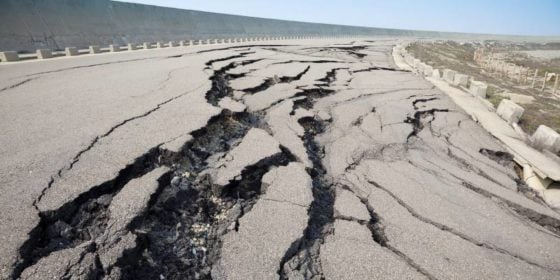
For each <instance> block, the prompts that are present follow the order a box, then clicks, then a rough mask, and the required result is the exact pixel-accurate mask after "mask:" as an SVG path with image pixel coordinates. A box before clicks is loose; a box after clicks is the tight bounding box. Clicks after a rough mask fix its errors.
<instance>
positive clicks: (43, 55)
mask: <svg viewBox="0 0 560 280" xmlns="http://www.w3.org/2000/svg"><path fill="white" fill-rule="evenodd" d="M52 57H53V54H52V51H51V50H49V49H38V50H37V58H38V59H47V58H52Z"/></svg>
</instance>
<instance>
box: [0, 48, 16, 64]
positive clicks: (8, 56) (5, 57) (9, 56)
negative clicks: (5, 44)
mask: <svg viewBox="0 0 560 280" xmlns="http://www.w3.org/2000/svg"><path fill="white" fill-rule="evenodd" d="M18 60H19V55H18V53H17V52H13V51H8V52H0V61H2V62H10V61H18Z"/></svg>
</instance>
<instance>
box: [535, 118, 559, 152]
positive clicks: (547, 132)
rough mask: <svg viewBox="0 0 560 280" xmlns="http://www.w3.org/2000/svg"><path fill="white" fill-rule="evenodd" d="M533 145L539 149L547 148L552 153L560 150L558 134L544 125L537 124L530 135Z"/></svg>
mask: <svg viewBox="0 0 560 280" xmlns="http://www.w3.org/2000/svg"><path fill="white" fill-rule="evenodd" d="M531 142H532V144H533V147H535V148H537V149H539V150H548V151H551V152H553V153H555V154H556V153H558V152H560V134H558V132H556V131H554V130H553V129H552V128H550V127H548V126H546V125H539V127H538V128H537V130H536V131H535V133H533V136H531Z"/></svg>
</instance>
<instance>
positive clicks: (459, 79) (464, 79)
mask: <svg viewBox="0 0 560 280" xmlns="http://www.w3.org/2000/svg"><path fill="white" fill-rule="evenodd" d="M468 83H469V76H468V75H465V74H459V73H456V74H455V77H454V78H453V85H456V86H463V87H466V86H467V85H468Z"/></svg>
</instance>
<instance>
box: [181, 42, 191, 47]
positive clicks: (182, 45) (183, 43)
mask: <svg viewBox="0 0 560 280" xmlns="http://www.w3.org/2000/svg"><path fill="white" fill-rule="evenodd" d="M188 45H189V42H187V41H184V40H181V41H179V46H181V47H186V46H188Z"/></svg>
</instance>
